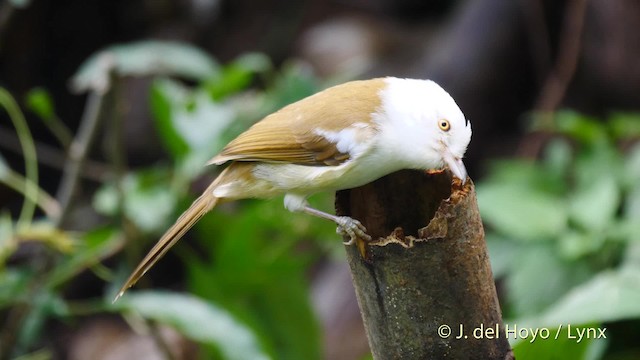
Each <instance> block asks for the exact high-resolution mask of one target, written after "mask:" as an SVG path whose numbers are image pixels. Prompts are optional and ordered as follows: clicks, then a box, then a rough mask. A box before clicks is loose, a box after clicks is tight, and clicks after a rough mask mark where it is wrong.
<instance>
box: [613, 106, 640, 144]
mask: <svg viewBox="0 0 640 360" xmlns="http://www.w3.org/2000/svg"><path fill="white" fill-rule="evenodd" d="M607 123H608V125H609V128H610V129H611V133H612V135H613V137H614V139H616V140H620V139H633V138H637V137H638V136H640V114H638V113H624V112H616V113H613V114H612V115H611V116H609V119H607Z"/></svg>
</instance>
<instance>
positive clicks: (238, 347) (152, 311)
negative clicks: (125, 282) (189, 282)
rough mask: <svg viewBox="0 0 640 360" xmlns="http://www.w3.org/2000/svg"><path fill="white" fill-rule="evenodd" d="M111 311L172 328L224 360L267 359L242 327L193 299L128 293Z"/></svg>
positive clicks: (213, 306) (255, 339) (209, 304)
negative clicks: (209, 347)
mask: <svg viewBox="0 0 640 360" xmlns="http://www.w3.org/2000/svg"><path fill="white" fill-rule="evenodd" d="M113 310H117V311H120V312H126V311H131V312H135V313H137V314H139V315H141V316H143V317H144V318H147V319H152V320H155V321H157V322H159V323H163V324H167V325H170V326H172V327H174V328H175V329H176V330H178V331H179V332H180V333H182V334H183V335H184V336H186V337H187V338H189V339H191V340H194V341H197V342H200V343H204V344H208V345H212V346H215V347H216V348H217V349H219V350H220V352H221V353H222V355H223V356H224V359H228V360H236V359H237V360H244V359H256V360H259V359H269V358H270V357H269V356H268V355H267V354H266V353H265V352H263V350H262V349H261V347H260V345H259V342H258V340H257V338H256V336H255V334H253V332H252V331H251V329H249V328H248V327H247V326H246V325H244V324H242V323H241V322H239V321H238V320H237V319H235V318H234V317H233V316H232V315H231V314H229V313H228V312H227V311H225V310H224V309H222V308H219V307H218V306H216V305H214V304H212V303H209V302H205V301H203V300H202V299H199V298H197V297H195V296H190V295H185V294H177V293H169V292H158V291H144V292H129V294H128V295H127V296H125V297H123V298H122V299H120V300H119V301H117V302H116V303H115V304H114V305H113Z"/></svg>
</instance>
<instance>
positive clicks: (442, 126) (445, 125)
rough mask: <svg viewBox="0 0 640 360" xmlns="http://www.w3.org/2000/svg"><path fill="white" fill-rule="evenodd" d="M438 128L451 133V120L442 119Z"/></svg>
mask: <svg viewBox="0 0 640 360" xmlns="http://www.w3.org/2000/svg"><path fill="white" fill-rule="evenodd" d="M438 127H439V128H440V130H442V131H449V130H450V129H451V124H450V123H449V120H446V119H442V120H439V121H438Z"/></svg>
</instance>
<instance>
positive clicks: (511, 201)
mask: <svg viewBox="0 0 640 360" xmlns="http://www.w3.org/2000/svg"><path fill="white" fill-rule="evenodd" d="M477 194H478V205H479V207H480V214H481V215H482V218H483V220H484V221H485V222H486V223H487V224H489V225H490V226H491V227H493V228H494V229H495V231H497V232H498V233H499V234H500V235H502V236H504V237H511V238H513V239H514V240H523V241H534V240H540V239H548V238H554V237H557V236H558V235H559V234H560V233H561V232H562V231H563V230H564V229H565V228H566V226H567V218H568V214H567V209H566V205H565V204H564V203H563V202H562V201H561V200H560V199H558V198H556V197H553V196H551V195H549V194H547V193H544V192H541V191H536V190H535V189H531V188H527V187H525V186H522V185H521V184H518V183H513V184H503V183H497V182H493V183H484V184H480V185H478V186H477Z"/></svg>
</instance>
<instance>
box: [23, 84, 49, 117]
mask: <svg viewBox="0 0 640 360" xmlns="http://www.w3.org/2000/svg"><path fill="white" fill-rule="evenodd" d="M26 103H27V107H28V108H29V110H31V111H33V112H34V113H36V115H38V116H39V117H41V118H42V119H44V120H49V119H51V118H53V117H54V116H55V112H56V110H55V108H54V106H53V100H52V99H51V95H49V92H48V91H47V90H45V89H43V88H34V89H31V91H29V92H28V93H27V99H26Z"/></svg>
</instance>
